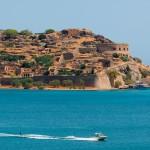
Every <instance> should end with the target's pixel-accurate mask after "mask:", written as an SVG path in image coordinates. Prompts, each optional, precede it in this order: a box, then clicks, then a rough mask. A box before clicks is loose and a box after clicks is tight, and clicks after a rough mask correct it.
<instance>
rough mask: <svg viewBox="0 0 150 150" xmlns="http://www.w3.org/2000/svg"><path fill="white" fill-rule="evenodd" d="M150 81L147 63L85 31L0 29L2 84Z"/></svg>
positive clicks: (94, 86)
mask: <svg viewBox="0 0 150 150" xmlns="http://www.w3.org/2000/svg"><path fill="white" fill-rule="evenodd" d="M137 84H138V85H139V84H145V86H148V87H149V85H150V66H146V65H144V64H143V63H142V60H141V59H139V58H135V57H132V55H131V54H130V50H129V46H128V44H126V43H116V42H113V41H112V40H110V39H108V38H106V37H104V36H102V35H99V34H95V33H93V32H92V31H91V30H89V29H64V30H62V31H55V30H53V29H47V30H46V31H45V32H44V33H32V32H31V31H29V30H22V31H17V30H15V29H7V30H0V88H20V89H77V90H78V89H85V90H86V89H89V90H107V89H119V88H120V89H124V88H129V87H134V86H136V85H137Z"/></svg>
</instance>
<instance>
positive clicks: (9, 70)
mask: <svg viewBox="0 0 150 150" xmlns="http://www.w3.org/2000/svg"><path fill="white" fill-rule="evenodd" d="M0 72H1V74H4V75H11V76H13V75H16V72H17V66H15V65H12V64H10V65H9V64H7V65H0Z"/></svg>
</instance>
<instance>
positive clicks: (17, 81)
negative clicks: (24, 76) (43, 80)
mask: <svg viewBox="0 0 150 150" xmlns="http://www.w3.org/2000/svg"><path fill="white" fill-rule="evenodd" d="M11 84H12V86H14V87H17V88H18V87H20V86H22V82H21V81H20V80H19V79H14V80H13V81H12V83H11Z"/></svg>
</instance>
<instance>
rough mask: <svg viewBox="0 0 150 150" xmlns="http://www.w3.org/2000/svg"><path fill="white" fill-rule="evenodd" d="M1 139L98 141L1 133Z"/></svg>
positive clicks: (81, 138)
mask: <svg viewBox="0 0 150 150" xmlns="http://www.w3.org/2000/svg"><path fill="white" fill-rule="evenodd" d="M1 137H16V138H27V139H37V140H72V141H98V139H97V138H96V137H89V138H85V137H76V136H66V137H55V136H48V135H39V134H22V135H20V134H7V133H0V138H1Z"/></svg>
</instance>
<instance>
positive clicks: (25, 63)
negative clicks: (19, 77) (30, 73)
mask: <svg viewBox="0 0 150 150" xmlns="http://www.w3.org/2000/svg"><path fill="white" fill-rule="evenodd" d="M34 65H35V63H34V62H27V61H26V62H23V64H22V66H21V67H23V68H32V67H34Z"/></svg>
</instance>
